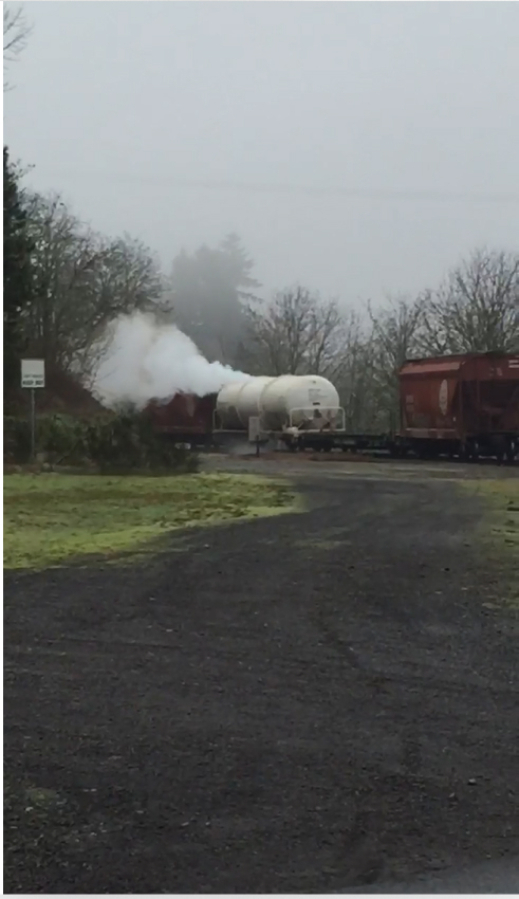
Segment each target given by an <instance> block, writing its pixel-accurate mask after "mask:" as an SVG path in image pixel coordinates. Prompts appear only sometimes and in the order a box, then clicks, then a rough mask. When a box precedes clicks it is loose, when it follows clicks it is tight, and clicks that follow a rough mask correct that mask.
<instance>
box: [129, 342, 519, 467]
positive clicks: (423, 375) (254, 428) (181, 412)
mask: <svg viewBox="0 0 519 899" xmlns="http://www.w3.org/2000/svg"><path fill="white" fill-rule="evenodd" d="M398 386H399V422H398V425H397V427H396V428H395V429H394V430H391V431H388V432H386V433H381V434H353V433H349V432H348V431H347V429H346V427H345V414H344V409H343V408H342V407H341V404H340V399H339V394H338V392H337V390H336V388H335V387H334V385H333V384H332V383H331V382H330V381H329V380H327V379H326V378H323V377H320V376H317V375H282V376H280V377H264V376H262V377H250V378H244V379H241V380H237V381H234V382H231V383H228V384H226V385H225V386H223V387H222V388H221V389H220V390H219V391H218V392H215V393H212V394H207V395H206V396H203V397H197V396H194V395H191V394H185V393H177V394H176V395H175V396H173V398H171V399H169V400H168V401H162V402H161V401H158V400H154V401H152V402H151V403H150V404H149V405H148V407H147V413H148V414H149V415H150V416H151V419H152V421H153V425H154V427H155V429H156V430H157V432H158V433H160V434H162V435H163V436H164V437H167V438H168V439H173V440H175V441H176V442H179V443H187V444H189V445H191V446H193V447H215V448H223V449H225V446H226V445H229V443H232V442H233V441H234V442H236V440H242V441H244V442H248V443H252V444H255V445H256V446H257V447H259V446H260V445H262V444H265V443H267V442H274V444H275V445H276V446H279V447H280V448H284V449H287V450H291V451H293V452H294V451H304V450H307V449H311V450H321V451H325V452H329V451H332V450H353V451H359V452H362V451H372V452H381V453H388V454H390V455H392V456H397V457H405V456H407V455H414V456H418V457H420V458H435V457H442V456H443V457H444V456H448V457H457V458H460V459H467V460H471V459H472V460H475V459H478V458H480V457H492V458H496V459H498V460H499V461H508V462H515V461H517V459H518V455H519V355H516V354H509V353H508V354H507V353H469V354H460V355H449V356H436V357H430V358H423V359H410V360H407V361H406V362H405V363H404V364H403V365H402V366H401V368H400V370H399V372H398Z"/></svg>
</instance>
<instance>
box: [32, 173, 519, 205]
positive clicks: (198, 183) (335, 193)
mask: <svg viewBox="0 0 519 899" xmlns="http://www.w3.org/2000/svg"><path fill="white" fill-rule="evenodd" d="M38 170H39V171H41V172H44V171H45V170H44V169H43V168H42V169H39V167H38ZM47 174H48V175H51V176H52V177H55V178H57V179H59V178H89V179H92V180H96V181H99V180H104V181H106V180H109V181H112V182H121V183H125V182H126V183H128V182H132V183H135V184H149V185H152V184H157V185H159V184H169V185H171V186H172V187H179V188H188V189H194V190H199V189H203V190H214V191H227V192H235V193H258V194H278V195H299V196H308V197H344V198H345V199H351V200H382V201H384V200H386V201H407V202H425V203H428V202H433V203H436V202H447V203H501V204H517V203H519V193H517V192H514V191H511V192H510V193H479V192H475V191H448V190H445V191H442V190H427V189H424V190H410V189H400V190H398V189H397V190H386V189H383V188H360V187H359V188H355V187H345V186H341V185H337V186H335V187H333V186H328V185H302V184H287V183H276V184H269V183H254V182H249V181H214V180H210V179H203V180H202V179H200V180H195V179H187V178H175V177H168V176H167V175H156V176H153V175H151V176H150V175H139V174H131V173H125V172H107V171H101V172H94V171H79V170H75V171H72V170H70V169H67V170H65V169H63V170H61V172H58V171H53V172H50V171H48V170H47Z"/></svg>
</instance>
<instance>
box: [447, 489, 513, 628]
mask: <svg viewBox="0 0 519 899" xmlns="http://www.w3.org/2000/svg"><path fill="white" fill-rule="evenodd" d="M460 483H461V486H462V488H463V489H464V490H468V491H470V492H471V493H472V494H474V495H475V496H478V497H480V498H481V499H482V500H483V501H484V503H485V504H486V506H487V509H488V514H487V516H485V518H484V519H483V522H482V525H481V526H480V528H479V538H480V542H481V548H482V552H483V553H484V555H485V556H486V558H487V559H488V561H489V562H491V563H492V564H493V565H495V567H496V570H498V571H500V579H499V583H500V593H501V594H502V597H501V598H499V597H496V599H498V605H505V606H507V607H508V608H509V609H512V610H514V611H519V478H503V479H499V480H483V479H482V480H478V481H462V482H460ZM503 597H504V598H503Z"/></svg>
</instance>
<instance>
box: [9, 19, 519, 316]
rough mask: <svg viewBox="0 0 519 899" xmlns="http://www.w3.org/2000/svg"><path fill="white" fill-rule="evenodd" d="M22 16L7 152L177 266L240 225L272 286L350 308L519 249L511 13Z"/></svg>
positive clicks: (517, 91) (88, 214)
mask: <svg viewBox="0 0 519 899" xmlns="http://www.w3.org/2000/svg"><path fill="white" fill-rule="evenodd" d="M25 7H26V11H27V15H28V18H29V20H30V21H31V23H32V25H33V33H32V35H31V37H30V39H29V43H28V46H27V48H26V49H25V50H24V52H23V56H22V57H21V58H20V60H19V61H18V62H17V63H16V64H15V65H13V66H12V67H11V69H10V80H11V81H12V82H13V83H14V85H15V89H14V90H12V91H11V92H10V93H7V94H6V95H5V131H4V138H5V142H6V143H7V144H8V145H9V147H10V149H11V152H12V154H13V156H15V157H19V158H20V159H21V160H22V161H23V162H24V163H26V164H32V165H34V167H35V168H34V170H33V172H32V173H31V175H30V176H29V179H28V182H29V183H30V184H31V185H32V186H35V187H37V188H38V189H41V190H49V189H57V190H59V191H61V192H62V193H63V194H64V195H65V197H66V198H67V199H68V200H69V201H70V202H71V203H72V204H73V207H74V209H75V211H76V212H77V213H78V214H79V215H80V217H82V218H83V219H85V220H87V221H89V222H90V223H91V224H92V225H93V227H94V228H96V229H98V230H101V231H105V232H107V233H110V234H115V233H119V232H122V231H127V232H129V233H130V234H132V235H135V236H139V237H141V238H142V239H144V240H145V241H146V242H147V243H148V244H149V246H150V247H152V248H153V249H154V250H156V251H157V252H158V253H159V255H160V257H161V260H162V263H163V265H164V267H165V269H169V267H170V264H171V261H172V259H173V257H174V256H175V254H176V253H177V252H178V251H179V250H180V249H181V247H185V248H186V249H188V250H190V249H194V248H196V247H197V246H198V245H200V244H201V243H203V242H207V243H209V244H215V243H217V242H218V241H219V240H220V239H221V238H222V237H223V236H224V235H225V234H226V233H227V232H229V231H236V232H237V233H238V234H240V236H241V237H242V239H243V242H244V244H245V246H246V248H247V250H248V251H249V252H250V254H251V256H252V257H253V259H254V261H255V263H256V269H255V273H256V276H257V277H258V278H259V280H260V281H261V282H262V283H263V284H264V285H265V289H264V293H265V294H267V295H268V293H269V291H270V290H271V289H272V288H276V287H283V286H285V285H287V284H292V283H294V282H299V283H302V284H304V285H305V286H308V287H311V288H313V289H317V290H319V291H320V292H321V293H322V294H323V295H330V294H334V295H340V296H341V298H342V299H344V300H345V301H347V302H354V301H356V300H357V299H358V298H363V299H366V298H369V297H371V298H372V299H374V300H379V299H381V298H382V297H383V295H384V294H385V293H386V292H393V293H398V292H412V291H417V290H420V289H421V288H423V287H425V286H427V285H429V284H434V283H435V282H437V281H438V280H439V279H440V278H441V276H442V274H443V273H444V271H445V269H446V268H448V267H449V265H451V264H452V263H454V262H456V261H457V259H458V258H459V257H460V255H462V254H466V253H467V252H468V251H469V250H470V249H471V248H473V247H474V246H476V245H482V244H486V245H489V246H492V247H498V248H514V247H515V248H517V246H518V241H519V165H518V160H519V52H518V48H519V4H517V3H503V2H498V3H494V2H492V3H490V2H483V3H466V2H461V3H459V2H458V3H450V2H449V3H444V2H438V3H400V2H396V3H393V2H390V3H377V2H373V3H371V2H362V3H359V2H319V3H317V2H146V3H145V2H66V3H65V2H37V3H35V2H30V3H26V4H25ZM204 185H205V186H204ZM355 191H358V192H359V194H358V195H355V193H354V192H355ZM371 192H372V193H371ZM429 194H431V195H432V198H431V196H430V195H429ZM453 195H455V196H454V197H453Z"/></svg>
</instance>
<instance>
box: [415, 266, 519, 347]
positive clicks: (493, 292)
mask: <svg viewBox="0 0 519 899" xmlns="http://www.w3.org/2000/svg"><path fill="white" fill-rule="evenodd" d="M423 305H424V310H425V315H424V324H425V333H424V338H423V345H424V349H425V350H426V351H427V352H429V353H434V354H436V355H438V354H442V353H470V352H474V353H484V352H490V351H492V350H496V351H500V352H516V351H518V350H519V253H505V252H502V251H501V252H498V251H488V250H481V249H480V250H475V251H474V252H473V253H472V254H471V256H470V257H469V258H468V259H466V260H463V261H462V262H461V263H460V264H459V265H458V266H456V268H454V269H452V271H450V272H449V274H448V275H447V278H446V280H445V281H444V283H443V284H442V285H441V286H440V288H439V289H438V290H436V291H427V292H426V293H425V294H424V296H423Z"/></svg>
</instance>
